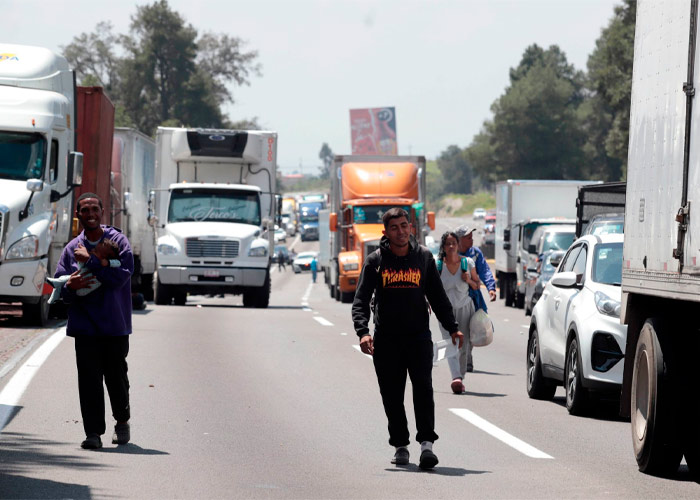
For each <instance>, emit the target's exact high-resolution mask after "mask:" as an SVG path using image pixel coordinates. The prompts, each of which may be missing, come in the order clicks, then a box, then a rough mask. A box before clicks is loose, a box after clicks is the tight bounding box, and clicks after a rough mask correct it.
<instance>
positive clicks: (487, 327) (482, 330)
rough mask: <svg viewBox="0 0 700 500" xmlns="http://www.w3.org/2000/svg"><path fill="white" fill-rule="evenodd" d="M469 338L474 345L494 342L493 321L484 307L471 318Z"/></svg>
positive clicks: (480, 345)
mask: <svg viewBox="0 0 700 500" xmlns="http://www.w3.org/2000/svg"><path fill="white" fill-rule="evenodd" d="M469 340H471V343H472V345H473V346H474V347H484V346H487V345H489V344H490V343H491V342H493V323H492V322H491V318H489V315H488V314H486V313H485V312H484V310H483V309H478V310H477V311H476V312H475V313H474V314H472V317H471V318H469Z"/></svg>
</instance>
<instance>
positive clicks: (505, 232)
mask: <svg viewBox="0 0 700 500" xmlns="http://www.w3.org/2000/svg"><path fill="white" fill-rule="evenodd" d="M503 241H510V229H504V230H503ZM503 248H506V246H505V245H503ZM508 248H510V245H508ZM506 250H507V248H506Z"/></svg>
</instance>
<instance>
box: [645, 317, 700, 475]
mask: <svg viewBox="0 0 700 500" xmlns="http://www.w3.org/2000/svg"><path fill="white" fill-rule="evenodd" d="M670 336H671V335H669V334H668V333H666V332H664V331H663V327H662V323H661V322H659V321H655V320H647V321H646V323H644V326H643V327H642V330H641V332H640V333H639V339H638V340H637V349H636V350H635V356H634V371H633V373H632V394H631V398H632V401H631V410H632V414H631V424H632V443H633V446H634V453H635V457H636V459H637V465H638V466H639V470H640V471H642V472H646V473H648V474H658V475H668V474H671V473H674V472H675V471H677V470H678V465H679V464H680V461H681V455H682V451H681V447H680V444H679V440H678V437H677V434H676V429H677V428H678V421H679V418H678V417H679V415H678V413H679V412H678V402H679V398H678V396H677V394H676V393H675V392H674V381H673V379H672V374H673V370H674V369H675V368H676V365H675V360H674V358H673V356H674V353H673V349H672V346H671V344H670V340H671V339H670ZM696 425H697V423H696ZM688 451H690V450H688ZM686 454H688V455H690V462H689V463H690V464H691V465H690V466H691V467H692V468H693V469H694V468H695V467H696V466H697V463H696V462H694V460H693V459H694V458H695V457H694V456H693V452H692V451H690V453H688V452H686Z"/></svg>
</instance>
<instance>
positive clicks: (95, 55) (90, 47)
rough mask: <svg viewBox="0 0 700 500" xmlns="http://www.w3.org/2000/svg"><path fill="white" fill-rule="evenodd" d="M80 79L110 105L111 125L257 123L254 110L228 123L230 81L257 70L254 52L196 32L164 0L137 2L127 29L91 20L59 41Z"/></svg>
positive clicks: (151, 128)
mask: <svg viewBox="0 0 700 500" xmlns="http://www.w3.org/2000/svg"><path fill="white" fill-rule="evenodd" d="M62 49H63V54H64V56H65V57H66V59H68V61H69V63H70V64H71V66H72V67H73V68H74V69H75V71H76V74H77V78H78V81H79V82H80V84H81V85H86V86H91V85H99V86H102V87H104V89H105V93H106V94H107V96H108V97H109V98H110V100H111V101H112V102H113V104H114V105H115V124H116V125H117V126H124V127H135V128H138V129H139V130H141V131H142V132H145V133H147V134H150V135H154V134H155V129H156V128H157V127H158V126H159V125H162V126H183V125H184V126H191V127H209V128H243V129H246V128H247V129H251V128H252V129H257V128H260V127H259V126H258V124H257V119H256V118H255V117H253V118H251V119H243V120H239V121H238V122H232V121H231V120H230V119H229V118H228V117H227V116H226V114H225V113H224V112H223V111H222V107H223V106H224V105H226V104H231V103H233V102H234V99H233V95H232V93H231V90H229V84H235V85H238V86H241V85H249V83H250V77H251V76H258V75H260V74H261V66H260V64H259V63H258V62H257V59H258V53H257V51H254V50H246V49H245V42H244V41H243V40H241V39H240V38H237V37H232V36H229V35H226V34H215V33H209V32H205V33H202V34H200V33H199V32H198V31H197V30H196V29H195V28H194V27H193V26H192V25H191V24H188V23H187V22H185V20H184V18H183V17H182V16H181V15H180V14H179V13H177V12H175V11H174V10H172V9H171V8H170V5H169V4H168V2H167V0H157V1H155V2H154V3H152V4H148V5H142V6H138V7H136V14H134V15H133V16H131V23H130V27H129V33H128V34H115V33H114V32H113V27H112V25H111V23H109V22H107V21H105V22H101V23H99V24H98V25H97V27H96V29H95V31H94V32H92V33H82V34H81V35H79V36H76V37H74V38H73V40H72V41H71V43H69V44H68V45H66V46H65V47H62Z"/></svg>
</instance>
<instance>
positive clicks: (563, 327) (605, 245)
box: [526, 234, 627, 415]
mask: <svg viewBox="0 0 700 500" xmlns="http://www.w3.org/2000/svg"><path fill="white" fill-rule="evenodd" d="M623 239H624V236H623V235H621V234H605V235H599V236H597V235H587V236H582V237H581V238H579V239H578V240H576V241H575V242H574V243H573V245H572V246H571V248H569V250H568V251H567V252H566V255H565V256H564V258H563V259H562V261H561V263H560V264H559V268H558V269H557V271H556V272H555V273H554V274H553V275H552V278H551V279H550V280H549V282H548V283H547V284H546V285H545V287H544V291H543V292H542V296H541V297H540V300H538V301H537V304H536V305H535V308H534V309H533V311H532V319H531V320H530V329H529V330H530V331H529V337H528V343H527V360H526V366H527V393H528V395H529V396H530V397H531V398H533V399H552V398H553V397H554V393H555V391H556V387H557V386H558V385H563V386H564V389H565V392H566V408H567V410H568V411H569V413H571V414H573V415H581V414H584V413H586V411H587V409H588V408H589V404H590V402H591V398H590V396H591V393H594V392H607V393H609V394H616V393H617V394H619V391H620V387H621V384H622V372H623V365H624V362H623V361H622V360H623V358H624V354H623V353H624V350H625V343H626V340H627V326H626V325H621V324H620V307H621V304H620V301H621V295H622V292H621V287H620V284H621V281H622V244H623Z"/></svg>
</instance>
